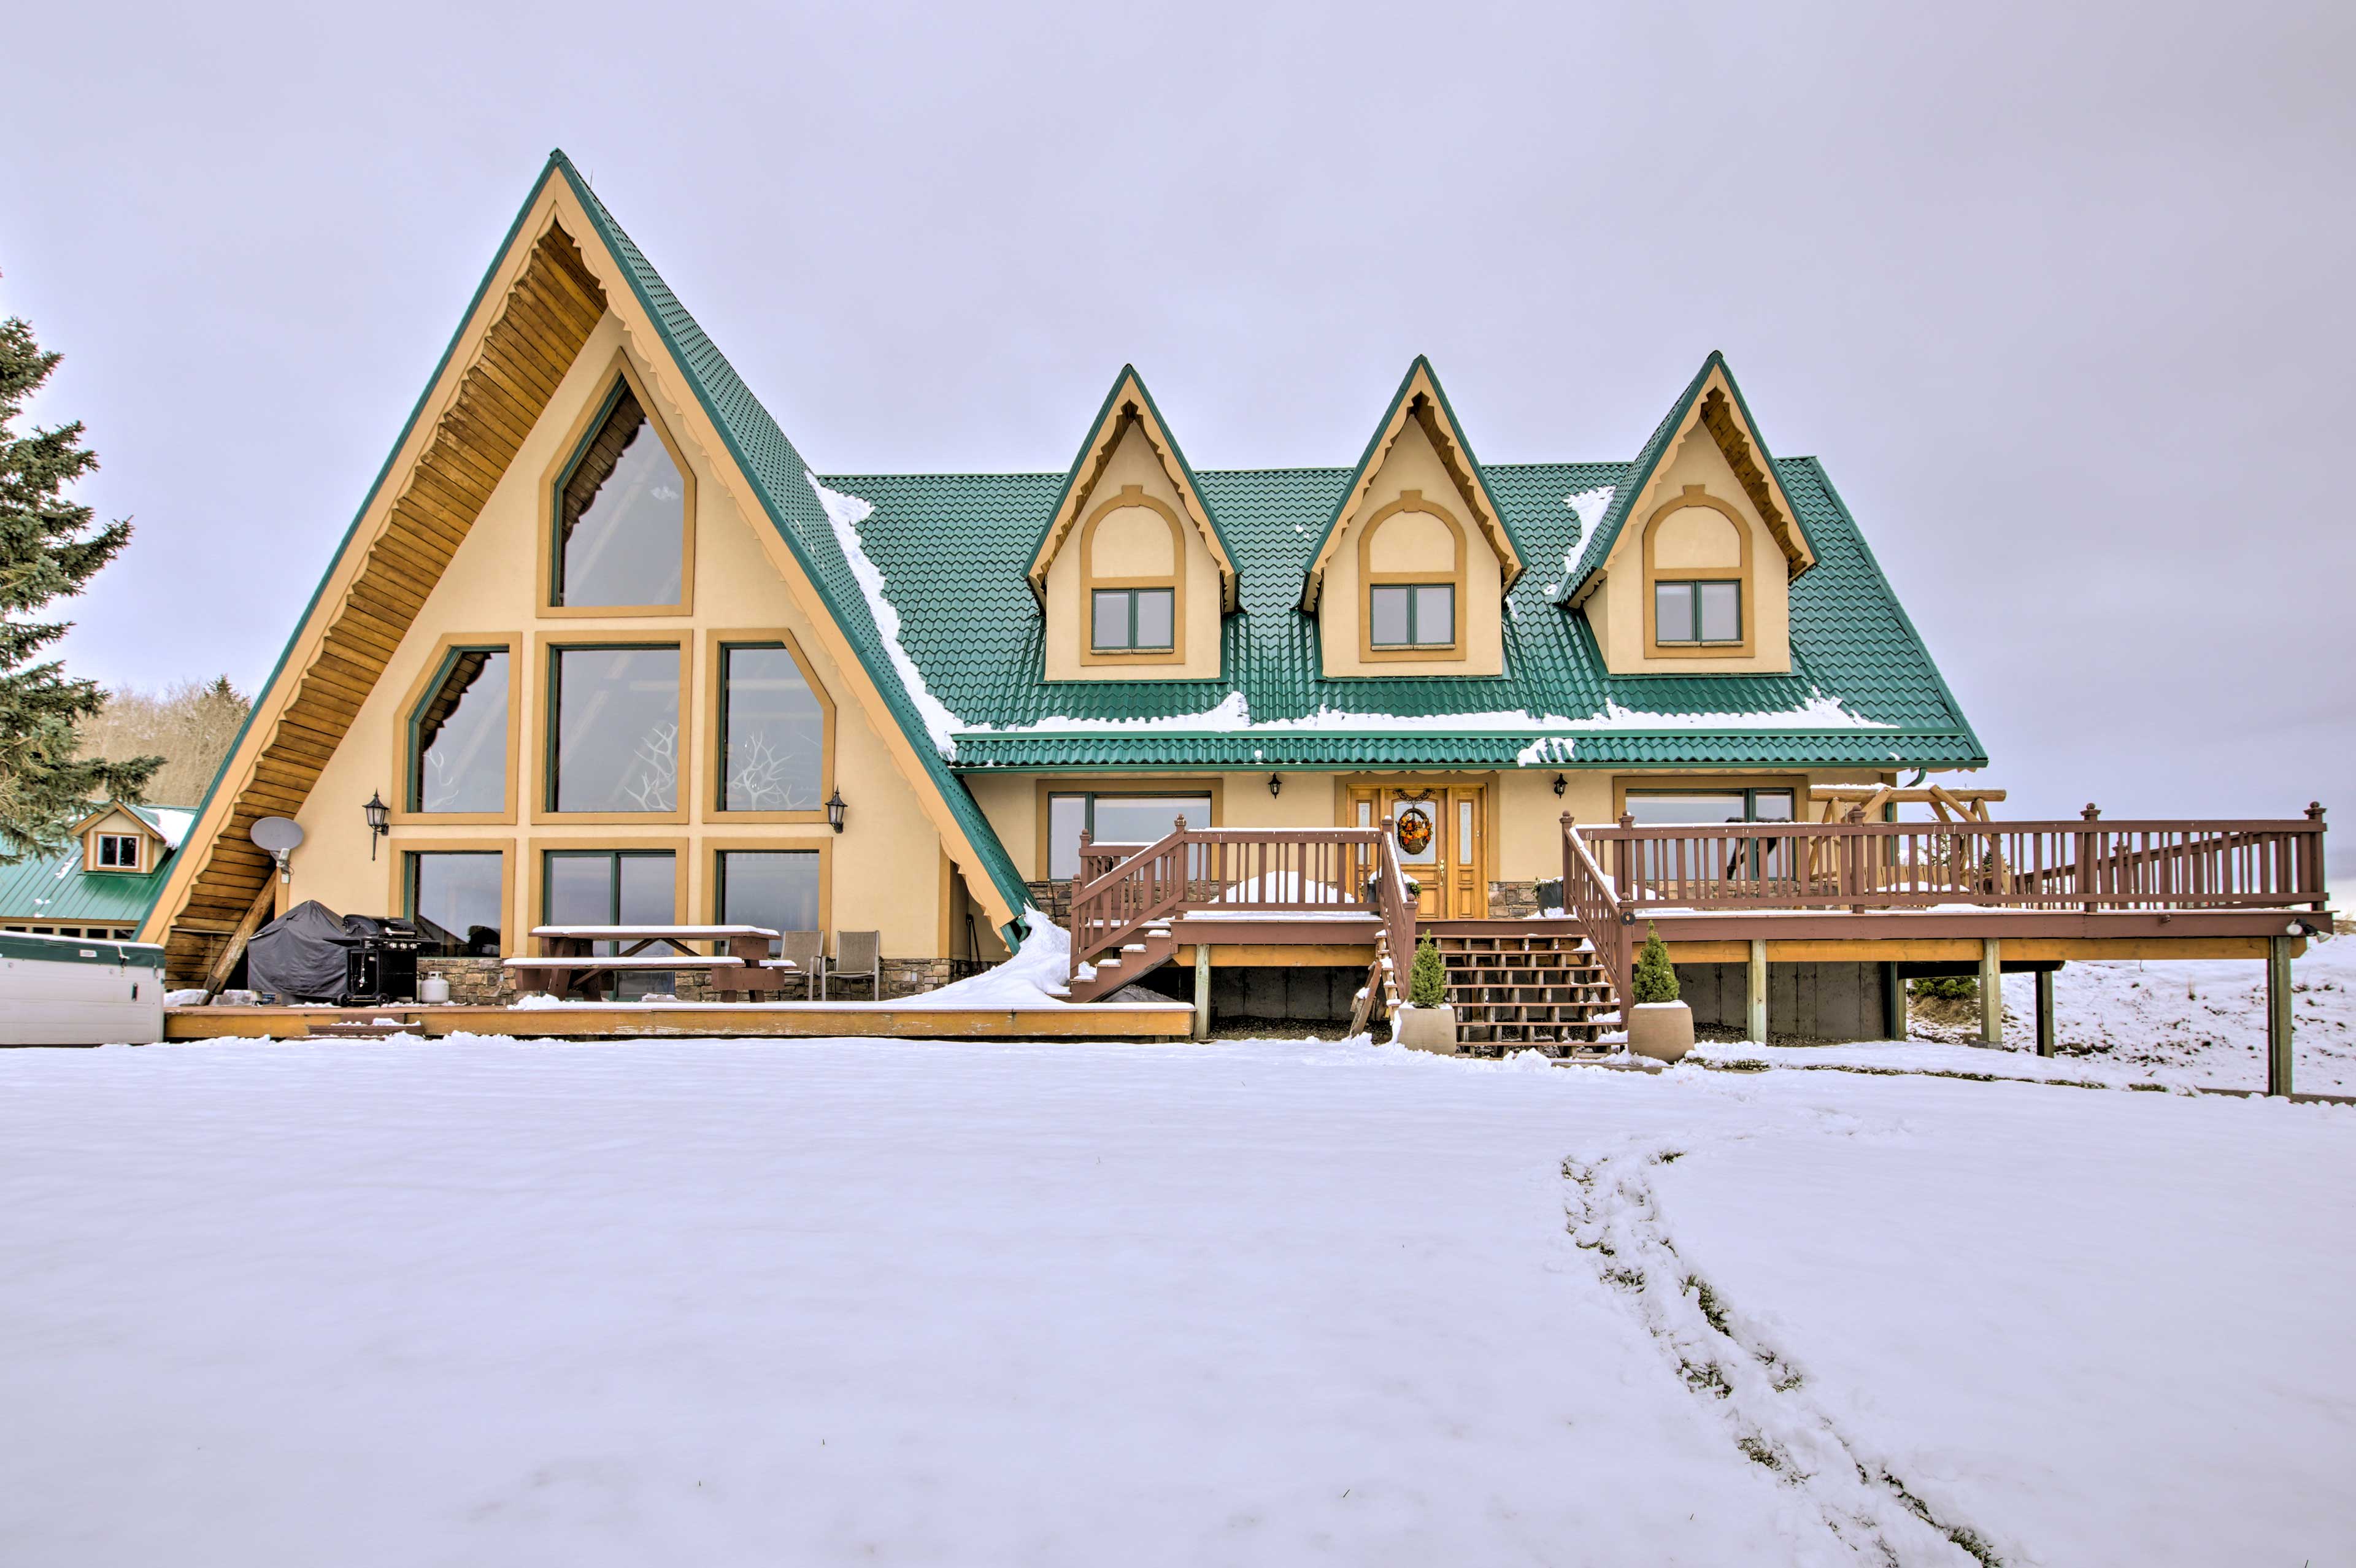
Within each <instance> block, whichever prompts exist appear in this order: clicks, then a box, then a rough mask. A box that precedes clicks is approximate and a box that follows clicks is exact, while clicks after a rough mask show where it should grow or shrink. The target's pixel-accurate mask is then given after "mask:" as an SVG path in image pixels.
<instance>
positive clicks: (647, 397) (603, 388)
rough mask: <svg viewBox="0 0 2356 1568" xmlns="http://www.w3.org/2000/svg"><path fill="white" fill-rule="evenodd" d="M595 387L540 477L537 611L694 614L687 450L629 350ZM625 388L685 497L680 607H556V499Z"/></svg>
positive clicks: (694, 492)
mask: <svg viewBox="0 0 2356 1568" xmlns="http://www.w3.org/2000/svg"><path fill="white" fill-rule="evenodd" d="M593 384H594V386H596V387H597V388H598V389H599V391H598V392H597V394H596V395H595V396H594V397H592V398H590V399H588V400H586V401H585V402H584V405H583V407H582V411H581V412H580V414H579V415H578V416H577V417H576V418H575V419H574V420H573V424H572V426H571V428H570V429H568V430H567V431H566V432H565V435H564V439H563V440H562V441H561V442H559V443H557V447H556V456H555V458H554V460H553V461H552V463H551V464H549V466H548V469H547V471H546V472H545V473H544V474H542V475H541V483H540V551H539V566H538V575H537V578H536V581H538V582H539V584H540V586H539V587H538V588H537V589H535V590H534V592H535V593H536V594H537V596H538V607H537V613H539V614H541V615H542V616H551V617H562V616H572V617H605V618H611V619H631V618H639V617H678V616H684V615H692V614H694V613H695V534H696V528H695V518H696V503H697V499H698V488H697V485H696V480H695V470H694V468H693V467H692V466H691V465H690V464H689V463H688V461H687V453H686V450H685V449H684V448H683V447H681V446H680V443H679V442H678V441H677V440H675V439H674V438H673V437H672V435H671V432H670V426H669V423H668V422H667V421H665V420H664V418H663V414H662V409H661V405H660V404H659V403H658V402H657V401H656V400H655V399H654V397H653V396H652V395H651V394H650V393H649V392H648V390H647V384H646V379H645V378H644V377H643V376H641V375H640V374H639V372H638V368H637V365H636V364H635V363H633V362H632V360H631V358H630V352H629V350H628V349H627V348H617V349H616V350H615V351H614V357H613V358H612V359H611V360H610V361H609V362H608V363H607V364H606V367H605V369H604V370H603V371H602V372H601V373H600V374H599V375H598V377H597V379H596V380H595V382H594V383H593ZM625 386H626V387H627V388H628V389H629V392H630V395H631V396H632V397H633V398H635V399H637V404H638V407H639V408H640V409H641V410H642V411H644V412H645V414H646V416H647V423H648V425H649V426H650V427H652V429H653V430H654V432H655V434H656V435H657V436H659V437H660V438H661V441H662V443H663V446H664V448H665V449H666V450H667V451H669V453H670V460H671V463H672V464H673V466H675V467H677V468H678V470H679V476H680V488H681V490H682V491H683V492H684V494H683V495H682V496H680V575H679V603H676V604H561V603H557V594H558V592H559V583H558V581H557V573H558V571H559V568H560V566H561V556H560V552H559V551H558V549H557V548H556V526H557V521H558V517H559V511H560V502H559V497H560V496H562V493H563V490H564V484H565V481H566V480H567V479H569V478H570V477H571V476H572V474H573V469H574V468H576V467H578V466H579V465H580V462H581V456H582V453H584V451H585V450H586V449H587V447H588V445H589V443H590V442H591V441H592V440H593V439H594V437H595V436H596V433H597V431H598V428H599V427H600V426H602V425H603V424H604V423H605V416H606V415H607V414H608V413H609V412H611V411H612V410H613V407H614V403H615V401H616V399H617V398H618V397H619V396H620V394H621V391H622V389H623V388H624V387H625Z"/></svg>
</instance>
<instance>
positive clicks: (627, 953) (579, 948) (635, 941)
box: [507, 925, 785, 1000]
mask: <svg viewBox="0 0 2356 1568" xmlns="http://www.w3.org/2000/svg"><path fill="white" fill-rule="evenodd" d="M531 934H532V938H533V940H534V941H536V942H538V943H539V944H540V954H539V955H538V956H536V957H529V958H510V959H509V960H508V961H507V967H508V968H509V969H515V970H520V971H524V972H527V973H532V972H538V973H542V974H545V975H547V976H548V977H549V978H548V988H549V989H550V990H552V991H554V992H557V993H558V994H559V995H562V996H567V997H570V996H574V995H585V996H588V997H592V998H593V999H596V1000H603V999H604V997H605V992H606V990H607V989H608V986H607V981H608V979H609V978H611V979H612V980H613V981H615V982H616V984H618V981H619V978H620V976H623V975H626V974H629V973H631V972H633V971H636V972H641V973H646V972H652V973H663V972H667V971H673V970H686V971H689V972H695V971H701V972H702V973H705V974H708V975H710V976H712V987H713V988H714V989H715V990H718V991H720V992H722V993H723V994H729V995H735V996H755V995H759V994H762V993H766V992H776V991H779V990H782V989H784V987H785V976H784V975H782V974H781V973H779V971H778V969H777V967H776V965H777V964H778V962H779V961H778V960H776V959H772V958H771V957H770V956H769V944H770V943H772V942H774V941H776V937H777V933H776V932H775V931H772V930H770V929H769V928H768V927H767V926H765V925H539V926H534V927H533V928H532V932H531ZM601 942H610V943H612V944H615V945H616V947H617V948H618V949H619V951H618V952H615V953H608V954H601V953H599V952H598V951H597V950H596V949H597V944H599V943H601ZM689 942H709V943H711V944H713V945H714V946H724V947H725V948H726V949H727V951H726V952H724V953H714V954H711V955H704V954H701V953H691V952H686V951H680V952H676V953H650V952H648V949H649V948H651V947H654V946H655V945H657V944H664V945H668V946H673V947H676V946H679V945H680V944H683V943H689Z"/></svg>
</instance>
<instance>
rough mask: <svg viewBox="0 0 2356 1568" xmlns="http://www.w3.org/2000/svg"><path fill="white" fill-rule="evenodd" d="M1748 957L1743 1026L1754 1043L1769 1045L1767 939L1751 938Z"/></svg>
mask: <svg viewBox="0 0 2356 1568" xmlns="http://www.w3.org/2000/svg"><path fill="white" fill-rule="evenodd" d="M1748 956H1749V964H1748V965H1747V969H1746V973H1745V980H1746V984H1745V986H1744V991H1743V995H1744V1007H1743V1012H1742V1019H1743V1026H1744V1029H1746V1031H1747V1032H1748V1033H1749V1035H1750V1037H1751V1040H1753V1041H1755V1042H1756V1043H1758V1044H1760V1045H1764V1044H1766V1043H1767V939H1766V938H1765V937H1763V936H1762V937H1753V938H1751V952H1750V954H1749V955H1748Z"/></svg>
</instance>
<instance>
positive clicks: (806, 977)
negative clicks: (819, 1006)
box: [777, 931, 826, 1002]
mask: <svg viewBox="0 0 2356 1568" xmlns="http://www.w3.org/2000/svg"><path fill="white" fill-rule="evenodd" d="M777 956H778V957H780V958H790V959H792V960H793V964H794V966H793V967H792V968H790V969H781V970H779V971H778V973H779V974H780V975H782V976H784V984H786V985H790V984H791V983H792V982H793V981H795V980H797V979H798V980H799V981H801V983H802V997H803V999H804V1000H805V1001H812V1002H815V1001H817V1000H819V998H820V997H824V996H825V995H826V933H824V932H822V931H781V932H779V933H777ZM777 994H778V995H779V996H783V995H785V990H784V987H783V985H781V986H780V987H779V989H778V992H777Z"/></svg>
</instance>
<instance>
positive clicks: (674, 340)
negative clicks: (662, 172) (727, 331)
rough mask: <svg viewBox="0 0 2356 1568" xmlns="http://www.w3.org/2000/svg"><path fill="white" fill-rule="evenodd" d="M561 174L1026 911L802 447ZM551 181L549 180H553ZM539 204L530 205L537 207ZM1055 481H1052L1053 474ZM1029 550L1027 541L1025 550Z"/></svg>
mask: <svg viewBox="0 0 2356 1568" xmlns="http://www.w3.org/2000/svg"><path fill="white" fill-rule="evenodd" d="M558 172H561V173H562V175H563V176H564V178H565V180H566V182H567V183H568V184H570V185H571V187H573V195H574V196H575V197H579V198H580V202H581V205H582V207H583V208H584V209H586V211H587V212H588V214H589V218H590V221H591V222H592V223H594V224H595V225H596V227H597V229H598V231H599V237H600V238H601V239H602V240H604V241H605V245H606V247H607V248H608V249H609V250H610V251H612V252H613V254H614V257H615V259H616V261H618V262H619V263H620V264H621V267H622V270H623V272H624V273H625V274H626V276H627V277H628V279H629V281H630V287H631V289H632V290H633V291H634V292H635V293H637V297H638V303H639V304H641V305H643V306H644V307H645V308H646V312H647V315H648V316H649V317H650V318H651V319H652V320H653V322H654V325H655V329H656V330H657V331H658V332H659V333H660V334H661V335H662V336H663V339H664V341H665V343H666V344H667V345H668V346H669V348H670V351H671V355H672V357H673V358H674V359H676V360H677V362H678V364H679V367H680V371H681V372H682V374H684V375H685V377H686V378H687V382H688V385H689V386H690V387H691V388H692V389H694V392H695V395H696V398H697V400H699V401H700V402H701V404H702V405H703V410H704V412H705V413H706V414H708V415H710V416H711V419H712V423H713V424H714V425H715V426H717V427H718V429H719V431H720V435H721V439H722V440H723V441H724V442H726V443H727V444H728V449H729V452H730V454H731V455H732V456H733V457H734V459H735V461H736V464H737V466H738V467H739V468H740V469H741V470H742V471H743V472H744V476H745V478H746V479H747V481H749V482H750V484H751V485H752V486H753V490H754V493H755V495H756V496H759V497H760V501H761V506H762V507H763V509H764V510H765V511H766V512H767V513H768V517H769V521H770V523H771V525H772V526H774V527H775V528H776V530H777V533H778V535H779V536H780V537H781V538H783V539H784V540H785V541H786V546H787V549H790V550H791V551H792V552H793V555H794V559H795V560H798V562H799V563H800V564H801V568H802V571H804V572H805V573H807V574H808V575H809V580H810V581H812V582H813V583H815V584H816V585H817V587H818V591H819V596H820V597H821V598H823V599H824V600H825V601H826V603H827V605H828V607H829V608H830V609H831V610H832V611H833V613H834V618H835V623H836V624H838V625H839V626H841V629H842V634H843V635H844V637H845V638H847V639H848V640H849V641H850V643H851V648H852V650H853V651H854V652H856V653H857V654H858V656H859V657H860V659H861V661H862V663H863V664H864V665H865V666H866V667H867V673H868V675H869V677H871V678H873V681H874V682H875V685H876V687H877V688H878V689H879V690H881V691H882V692H883V700H884V703H885V705H886V706H887V707H889V708H890V709H891V711H892V716H893V717H894V719H895V720H898V721H899V724H900V729H901V732H902V733H903V734H905V736H906V737H907V740H908V744H909V745H910V746H911V747H912V748H913V749H914V750H915V752H916V756H917V758H918V759H919V761H920V762H921V763H923V765H924V766H925V769H926V772H927V773H930V774H931V776H932V779H933V782H934V784H936V785H937V787H938V788H939V790H940V793H941V795H942V798H943V799H944V800H945V801H947V802H948V809H949V811H950V813H951V814H952V815H953V816H955V817H956V818H957V820H958V825H959V826H960V827H962V828H964V830H965V833H966V837H968V838H969V840H970V841H971V842H972V844H973V846H974V848H975V849H976V851H977V852H978V853H979V854H980V856H981V859H982V860H983V863H984V869H985V870H986V871H987V873H988V874H989V876H990V879H991V881H992V882H993V883H995V884H996V886H997V888H998V891H999V893H1000V895H1001V897H1003V898H1004V899H1006V900H1007V901H1008V902H1009V903H1010V904H1011V905H1012V907H1013V908H1015V909H1017V910H1020V909H1022V908H1023V906H1024V904H1025V903H1026V902H1027V901H1028V900H1029V897H1030V893H1029V890H1028V889H1026V888H1025V887H1024V886H1023V877H1022V874H1021V873H1020V872H1019V871H1017V870H1016V869H1015V867H1014V862H1013V861H1012V859H1009V858H1008V856H1007V853H1006V849H1005V847H1004V846H1003V845H1001V844H1000V843H999V841H998V836H997V835H996V834H995V833H993V832H991V827H990V821H989V819H988V818H987V817H985V816H983V815H982V813H981V808H980V806H979V805H976V804H974V799H973V795H972V794H971V793H970V792H969V791H968V790H967V789H966V787H965V784H964V781H963V780H961V779H959V778H958V777H957V775H956V774H955V773H951V772H950V771H949V769H948V765H947V764H946V763H945V762H944V761H943V759H942V757H941V753H940V750H939V748H938V747H937V746H936V745H935V744H934V742H933V739H932V736H931V734H930V732H929V731H927V730H926V727H925V721H924V717H923V715H922V714H921V713H920V712H918V710H917V708H916V700H915V699H914V698H912V697H911V696H910V694H909V692H908V690H907V688H906V686H905V683H904V682H903V681H902V680H901V678H900V677H899V675H898V672H897V671H896V670H895V668H894V666H893V663H892V660H891V657H890V655H889V654H888V653H887V651H886V650H885V647H884V644H883V634H882V633H881V632H880V631H879V630H878V629H877V627H876V624H875V617H874V615H873V613H872V612H871V611H870V609H869V606H868V602H867V597H866V594H865V593H864V592H863V591H862V589H861V587H860V585H859V581H858V579H857V577H856V576H855V575H854V574H853V572H852V570H851V562H850V560H848V558H846V557H845V556H844V554H843V551H842V548H841V544H840V542H839V541H838V540H837V539H836V537H835V533H834V527H833V525H832V523H830V521H829V520H828V518H827V516H826V512H825V509H824V507H821V506H820V505H819V499H818V496H817V495H816V494H815V493H814V492H813V491H812V490H811V488H810V486H809V483H808V475H809V468H808V467H807V465H806V464H804V463H803V461H802V458H801V454H800V453H798V452H797V451H795V449H794V444H793V443H792V442H790V441H788V440H787V439H786V433H785V432H784V431H782V430H780V429H778V428H777V421H776V420H774V419H772V418H770V417H769V411H767V410H766V409H765V408H763V407H762V406H761V402H760V400H759V399H757V398H755V396H754V395H753V393H752V390H751V389H749V388H747V387H746V386H745V385H744V380H743V379H742V378H740V377H739V376H738V375H737V374H736V370H735V367H734V366H732V365H730V364H729V363H728V359H727V357H726V356H725V355H723V354H722V353H721V352H720V349H719V347H717V346H716V345H714V344H713V343H712V339H711V338H710V337H708V336H705V335H704V331H703V328H702V327H701V326H699V325H696V321H695V317H693V316H692V315H689V314H688V311H687V307H686V306H685V305H682V304H680V302H679V296H677V295H676V294H674V293H671V291H670V285H669V284H668V283H664V282H663V280H662V276H661V274H660V273H659V272H656V271H655V269H654V265H653V263H651V262H650V261H648V260H647V258H646V254H645V252H643V251H640V250H639V249H638V247H637V244H636V243H635V242H634V241H633V240H631V239H630V237H629V236H628V235H627V234H626V233H624V232H623V231H622V227H621V225H620V224H619V223H616V221H615V220H614V215H613V214H612V213H611V212H609V211H607V210H606V208H605V203H604V202H602V201H600V200H598V199H597V193H596V192H594V191H593V190H591V189H590V188H589V183H588V182H587V181H586V180H584V179H583V178H582V177H581V176H580V174H579V172H578V171H577V170H575V169H574V168H573V163H572V160H571V159H569V158H567V157H566V156H565V155H564V154H563V152H562V150H559V151H557V152H554V153H552V154H550V155H549V171H548V173H549V174H552V173H558ZM541 177H542V178H543V179H545V178H547V177H548V174H543V176H541ZM538 194H539V187H538V185H537V184H535V186H534V187H533V196H534V197H537V195H538ZM530 200H531V198H530V197H527V198H526V201H525V206H526V208H529V207H530ZM1157 417H1159V416H1157ZM1047 477H1048V482H1049V483H1050V484H1052V483H1053V482H1054V479H1053V476H1047ZM1019 543H1020V541H1017V544H1018V546H1019ZM1028 564H1029V563H1028V561H1027V560H1015V561H1014V562H1013V563H1012V571H1013V578H1012V583H1013V587H1014V591H1015V592H1017V593H1018V594H1020V595H1021V596H1022V599H1023V603H1024V604H1025V605H1027V606H1030V607H1031V609H1032V610H1033V613H1036V609H1037V605H1036V602H1035V601H1033V599H1032V598H1031V595H1030V591H1029V588H1028V586H1027V580H1026V579H1025V577H1024V575H1023V572H1024V568H1025V567H1026V566H1027V565H1028Z"/></svg>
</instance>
